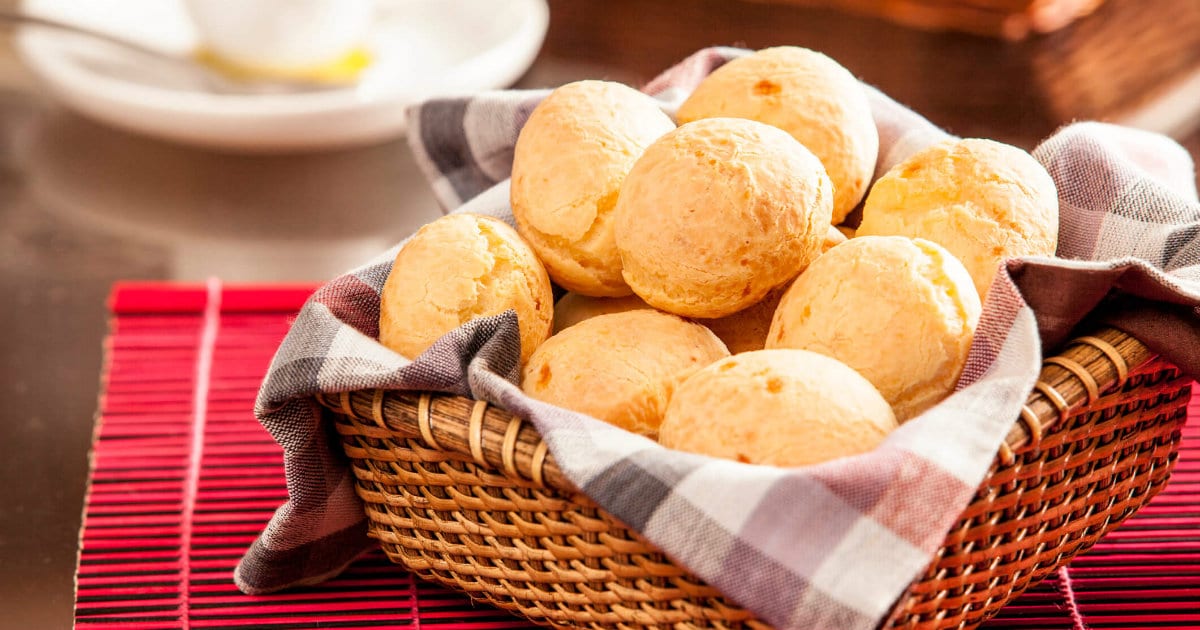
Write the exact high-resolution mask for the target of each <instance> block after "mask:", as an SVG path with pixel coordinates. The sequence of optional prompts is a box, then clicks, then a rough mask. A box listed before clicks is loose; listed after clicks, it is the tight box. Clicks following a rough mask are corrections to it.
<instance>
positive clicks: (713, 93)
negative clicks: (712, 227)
mask: <svg viewBox="0 0 1200 630" xmlns="http://www.w3.org/2000/svg"><path fill="white" fill-rule="evenodd" d="M716 116H733V117H737V118H749V119H752V120H757V121H759V122H764V123H767V124H769V125H774V126H776V127H779V128H780V129H783V130H784V131H787V132H788V133H790V134H792V136H794V137H795V138H796V139H797V140H799V141H800V143H801V144H803V145H804V146H806V147H808V148H809V150H811V151H812V152H813V153H815V154H816V156H817V157H818V158H820V160H821V162H822V163H823V164H824V165H825V170H826V171H828V173H829V178H830V179H831V180H833V194H834V202H833V223H840V222H841V221H842V219H844V218H845V217H846V215H847V214H849V213H850V211H851V210H852V209H854V206H855V205H857V204H858V202H859V201H860V200H861V199H862V197H863V194H864V193H865V192H866V190H867V185H868V184H869V183H870V181H871V175H872V174H874V172H875V160H876V159H877V157H878V153H879V132H878V131H877V129H876V127H875V120H874V118H872V116H871V105H870V103H869V102H868V101H867V94H866V91H865V90H864V89H863V87H862V85H861V84H860V83H859V82H858V80H857V79H855V78H854V75H852V74H850V72H849V71H848V70H846V69H845V68H844V67H842V66H841V65H840V64H838V63H837V62H836V61H834V60H833V59H830V58H829V57H827V56H825V55H823V54H821V53H819V52H816V51H813V50H808V49H806V48H798V47H795V46H780V47H776V48H765V49H763V50H759V51H757V52H755V53H753V54H750V55H748V56H745V57H741V58H738V59H734V60H733V61H730V62H729V63H727V64H725V65H723V66H721V67H720V68H717V69H716V70H715V71H714V72H713V73H712V74H710V75H709V76H708V77H707V78H705V79H704V81H702V82H701V83H700V85H699V86H697V87H696V90H695V92H693V93H692V94H691V96H690V97H688V99H687V100H686V101H685V102H684V103H683V105H681V106H680V108H679V113H678V115H677V116H676V118H677V119H678V121H679V124H681V125H682V124H685V123H688V122H691V121H693V120H699V119H701V118H713V117H716Z"/></svg>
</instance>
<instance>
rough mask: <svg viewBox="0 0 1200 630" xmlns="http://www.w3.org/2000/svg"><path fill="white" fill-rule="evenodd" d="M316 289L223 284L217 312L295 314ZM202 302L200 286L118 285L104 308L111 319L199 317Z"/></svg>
mask: <svg viewBox="0 0 1200 630" xmlns="http://www.w3.org/2000/svg"><path fill="white" fill-rule="evenodd" d="M319 286H321V285H320V284H314V283H305V282H296V283H274V282H272V283H231V284H224V283H223V284H222V287H221V312H223V313H239V312H240V313H264V312H287V311H298V310H300V307H301V306H303V305H304V303H305V302H306V301H307V300H308V298H309V296H311V295H312V293H313V291H316V290H317V287H319ZM206 300H207V288H206V286H205V284H204V283H203V282H170V281H142V280H134V281H118V282H115V283H113V286H112V289H111V290H110V291H109V296H108V308H109V312H110V313H111V314H112V315H130V314H136V313H199V312H202V311H203V310H204V305H205V301H206Z"/></svg>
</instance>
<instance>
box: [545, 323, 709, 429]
mask: <svg viewBox="0 0 1200 630" xmlns="http://www.w3.org/2000/svg"><path fill="white" fill-rule="evenodd" d="M726 356H729V351H728V350H726V349H725V345H724V344H723V343H721V340H720V339H718V338H717V337H716V335H714V334H713V333H712V332H711V331H709V330H708V329H707V328H705V327H704V326H701V325H700V324H696V323H693V322H689V321H687V320H685V319H683V318H681V317H678V316H675V315H671V314H668V313H661V312H658V311H655V310H651V309H639V310H631V311H624V312H619V313H608V314H604V315H597V316H595V317H592V318H589V319H587V320H584V321H581V322H579V323H577V324H575V325H574V326H571V327H569V328H567V329H566V330H563V331H562V332H559V333H558V334H556V335H554V336H553V337H551V338H550V340H549V341H547V342H546V343H544V344H542V346H541V347H540V348H538V350H537V351H536V352H534V353H533V357H531V358H530V360H529V363H528V364H527V365H526V366H525V370H524V375H523V378H522V382H521V389H522V390H524V391H525V393H526V394H529V395H530V396H532V397H533V398H536V399H538V400H542V401H545V402H548V403H551V404H555V405H558V406H560V407H565V408H567V409H573V410H575V411H579V412H581V413H586V414H588V415H591V416H593V417H596V418H599V419H601V420H604V421H605V422H608V423H610V424H613V425H616V426H618V427H621V428H623V429H626V430H629V431H633V432H635V433H640V434H642V435H645V436H647V437H651V438H653V437H656V436H657V434H658V426H659V424H660V423H661V422H662V416H663V413H664V412H665V411H666V408H667V404H668V402H669V401H670V398H671V395H672V394H673V393H674V391H675V387H676V386H677V385H678V384H679V382H681V381H682V380H683V379H685V378H687V377H688V376H690V375H691V374H692V373H693V372H695V371H696V370H699V369H700V368H703V367H704V366H706V365H708V364H710V363H712V362H713V361H716V360H718V359H721V358H722V357H726Z"/></svg>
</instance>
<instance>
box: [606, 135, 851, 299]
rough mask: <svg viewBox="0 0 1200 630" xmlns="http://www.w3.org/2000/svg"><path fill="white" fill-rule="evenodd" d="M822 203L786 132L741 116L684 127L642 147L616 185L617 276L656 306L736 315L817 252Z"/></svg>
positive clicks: (825, 213) (802, 154)
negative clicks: (618, 188) (621, 182)
mask: <svg viewBox="0 0 1200 630" xmlns="http://www.w3.org/2000/svg"><path fill="white" fill-rule="evenodd" d="M832 202H833V196H832V186H831V184H830V183H829V177H828V176H827V175H826V174H825V169H824V168H823V167H822V166H821V163H820V161H819V160H817V158H816V157H815V156H813V154H812V153H811V152H810V151H809V150H808V149H806V148H804V146H803V145H801V144H800V143H799V142H797V141H796V140H795V139H794V138H792V137H791V136H789V135H788V134H787V133H785V132H783V131H781V130H779V129H777V128H775V127H771V126H769V125H765V124H763V123H759V122H755V121H752V120H745V119H739V118H708V119H704V120H699V121H696V122H693V123H688V124H686V125H683V126H682V127H679V128H678V129H676V130H674V131H672V132H670V133H668V134H666V135H664V136H663V137H661V138H659V139H658V140H656V141H655V142H654V143H653V144H651V145H650V147H649V148H648V149H646V152H645V153H644V154H643V155H642V157H641V158H640V159H639V160H638V161H637V162H636V163H635V164H634V166H633V169H632V170H631V171H630V172H629V175H628V176H626V178H625V183H624V185H622V187H621V194H620V196H619V197H618V199H617V208H616V216H615V220H616V224H615V229H616V241H617V250H618V251H619V252H620V255H621V264H622V266H623V275H624V278H625V281H626V282H627V283H628V284H629V286H630V287H631V288H632V289H633V291H634V293H636V294H637V295H638V296H639V297H641V298H642V299H643V300H645V301H646V303H647V304H650V305H651V306H653V307H655V308H657V309H660V310H663V311H667V312H670V313H676V314H678V315H684V316H687V317H704V318H713V317H724V316H725V315H730V314H732V313H736V312H737V311H740V310H742V309H744V308H746V307H748V306H750V305H752V304H755V303H757V302H758V301H759V300H761V299H762V298H763V296H765V295H766V294H767V293H768V292H769V291H771V290H772V289H774V288H775V287H778V286H780V285H782V284H784V283H786V282H788V281H790V280H791V279H792V278H794V277H795V276H796V275H797V274H798V273H800V271H801V270H802V269H804V267H806V266H807V265H808V263H809V262H811V261H812V260H813V259H814V258H816V257H817V256H818V255H819V254H820V252H821V245H822V243H823V241H824V240H825V237H826V235H827V233H828V231H829V220H830V212H831V208H832Z"/></svg>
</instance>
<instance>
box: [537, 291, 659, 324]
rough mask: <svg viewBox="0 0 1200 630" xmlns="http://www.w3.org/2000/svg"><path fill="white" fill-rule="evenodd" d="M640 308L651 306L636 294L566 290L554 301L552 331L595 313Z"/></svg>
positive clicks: (600, 313)
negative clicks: (619, 294)
mask: <svg viewBox="0 0 1200 630" xmlns="http://www.w3.org/2000/svg"><path fill="white" fill-rule="evenodd" d="M640 308H647V309H652V308H653V307H651V306H650V305H649V304H646V303H645V302H643V301H642V298H640V297H638V296H636V295H626V296H623V297H592V296H590V295H583V294H581V293H575V292H571V291H568V292H567V293H565V294H564V295H563V296H562V297H560V298H558V301H557V302H555V303H554V332H555V333H556V334H557V333H560V332H562V331H564V330H566V329H567V328H570V327H571V326H574V325H575V324H578V323H579V322H581V321H583V320H585V319H591V318H593V317H596V316H597V315H607V314H609V313H623V312H625V311H632V310H636V309H640Z"/></svg>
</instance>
